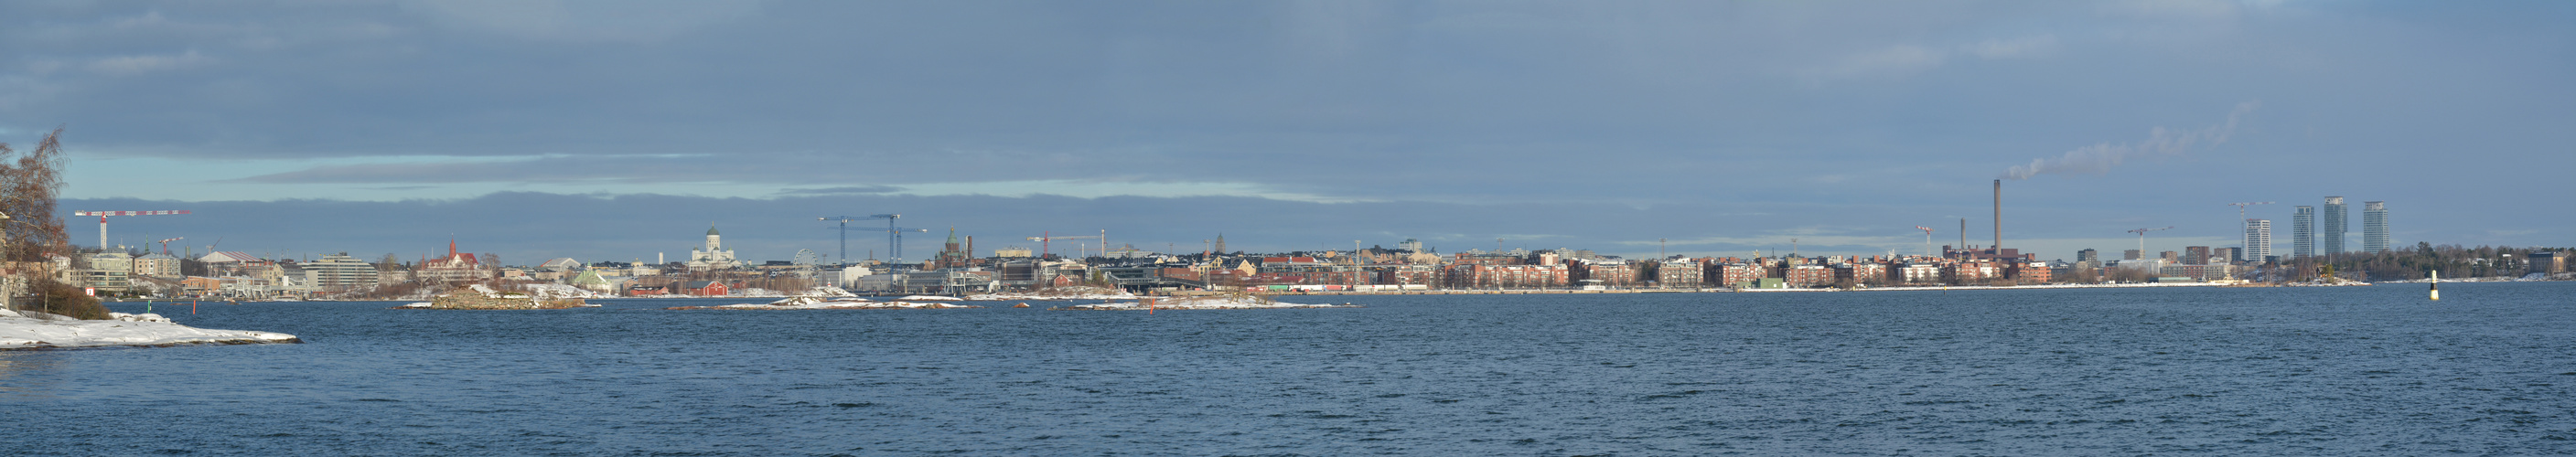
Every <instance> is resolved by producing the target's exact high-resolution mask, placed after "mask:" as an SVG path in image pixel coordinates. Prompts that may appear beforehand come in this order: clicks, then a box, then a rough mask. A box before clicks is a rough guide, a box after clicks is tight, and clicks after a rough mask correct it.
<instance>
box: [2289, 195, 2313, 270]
mask: <svg viewBox="0 0 2576 457" xmlns="http://www.w3.org/2000/svg"><path fill="white" fill-rule="evenodd" d="M2316 256H2317V207H2314V206H2307V205H2299V207H2298V211H2295V212H2292V213H2291V214H2290V258H2294V259H2301V258H2308V257H2316Z"/></svg>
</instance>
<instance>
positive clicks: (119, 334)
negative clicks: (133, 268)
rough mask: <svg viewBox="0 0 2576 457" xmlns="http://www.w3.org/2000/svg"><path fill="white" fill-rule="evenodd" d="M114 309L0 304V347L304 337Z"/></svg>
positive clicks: (264, 341)
mask: <svg viewBox="0 0 2576 457" xmlns="http://www.w3.org/2000/svg"><path fill="white" fill-rule="evenodd" d="M113 315H114V316H116V319H113V320H95V321H89V320H79V319H72V318H70V317H65V316H57V315H52V314H45V313H37V312H28V311H6V310H0V351H24V350H43V349H71V348H100V347H171V346H185V345H199V344H223V345H238V344H294V343H302V342H304V340H303V339H302V338H297V337H296V336H295V335H288V334H284V333H274V332H259V331H250V330H216V329H201V328H196V327H189V326H185V325H179V324H178V323H174V322H171V321H170V320H169V319H167V318H163V317H161V315H158V314H125V313H115V314H113Z"/></svg>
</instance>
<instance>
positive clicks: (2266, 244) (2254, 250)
mask: <svg viewBox="0 0 2576 457" xmlns="http://www.w3.org/2000/svg"><path fill="white" fill-rule="evenodd" d="M2237 252H2238V253H2239V254H2242V255H2239V256H2237V258H2236V260H2238V261H2242V262H2261V261H2263V258H2264V257H2271V256H2272V220H2270V219H2246V220H2245V250H2243V251H2237Z"/></svg>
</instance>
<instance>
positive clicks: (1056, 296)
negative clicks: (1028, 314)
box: [966, 286, 1136, 301]
mask: <svg viewBox="0 0 2576 457" xmlns="http://www.w3.org/2000/svg"><path fill="white" fill-rule="evenodd" d="M966 299H967V300H974V301H1034V300H1134V299H1136V294H1132V293H1127V291H1124V290H1118V289H1112V288H1106V287H1090V286H1071V287H1057V288H1052V289H1045V290H1039V291H1035V292H1003V293H990V294H977V295H968V296H966Z"/></svg>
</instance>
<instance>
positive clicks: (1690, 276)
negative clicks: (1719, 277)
mask: <svg viewBox="0 0 2576 457" xmlns="http://www.w3.org/2000/svg"><path fill="white" fill-rule="evenodd" d="M1703 273H1706V270H1702V269H1700V267H1699V262H1693V261H1690V260H1688V259H1683V260H1668V261H1664V263H1663V264H1662V265H1657V266H1655V286H1656V287H1662V288H1666V289H1697V288H1699V286H1700V278H1701V277H1702V276H1703Z"/></svg>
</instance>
